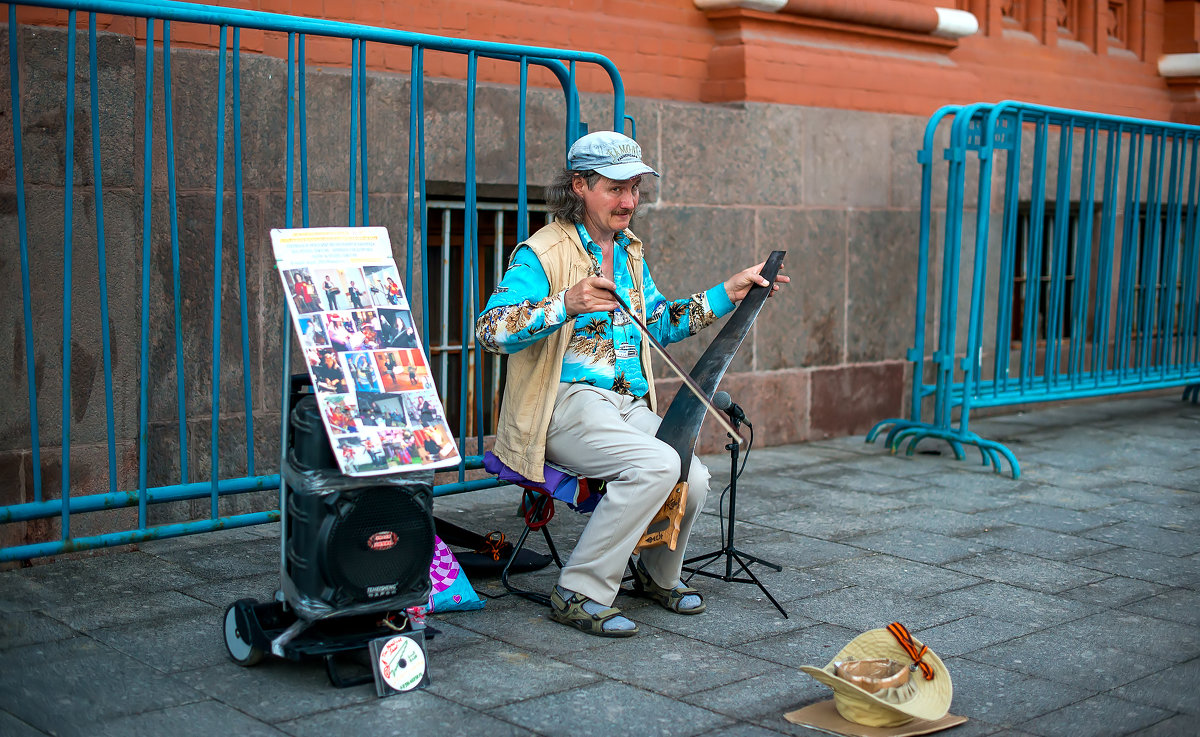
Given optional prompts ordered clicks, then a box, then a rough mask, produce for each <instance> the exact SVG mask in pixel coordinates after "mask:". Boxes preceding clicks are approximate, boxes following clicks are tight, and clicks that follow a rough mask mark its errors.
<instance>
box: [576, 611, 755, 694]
mask: <svg viewBox="0 0 1200 737" xmlns="http://www.w3.org/2000/svg"><path fill="white" fill-rule="evenodd" d="M699 616H704V615H699ZM559 659H560V660H563V661H564V662H568V663H572V664H574V665H578V666H579V667H581V668H587V669H589V670H593V671H595V672H597V673H601V674H603V675H606V676H608V677H609V678H611V679H613V680H619V681H622V682H624V683H628V684H630V685H633V686H637V687H639V688H643V689H646V690H647V691H654V692H656V693H660V694H663V695H664V696H672V697H677V696H681V695H683V694H685V693H691V692H693V691H702V690H706V689H709V688H714V687H716V686H723V685H725V684H727V683H732V682H734V681H739V680H744V679H746V678H753V677H754V676H757V675H761V674H762V673H765V672H766V671H768V670H771V667H772V666H771V664H770V663H767V662H766V661H763V660H760V659H758V658H753V657H750V656H748V655H742V654H740V653H735V652H730V651H728V650H726V649H725V648H720V647H714V646H713V645H709V644H707V643H704V642H700V641H698V640H693V639H691V638H687V637H683V636H680V635H676V634H674V633H671V632H654V633H649V634H647V633H642V634H639V635H638V637H637V646H636V647H630V648H610V649H608V650H606V651H605V652H604V653H603V654H596V653H594V652H591V651H585V652H578V653H569V654H565V655H563V656H561V657H560V658H559Z"/></svg>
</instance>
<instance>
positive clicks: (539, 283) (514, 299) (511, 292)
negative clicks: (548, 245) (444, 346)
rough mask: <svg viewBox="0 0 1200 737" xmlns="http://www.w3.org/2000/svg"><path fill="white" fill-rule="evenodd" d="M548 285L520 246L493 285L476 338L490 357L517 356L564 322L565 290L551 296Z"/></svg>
mask: <svg viewBox="0 0 1200 737" xmlns="http://www.w3.org/2000/svg"><path fill="white" fill-rule="evenodd" d="M549 292H550V281H549V280H548V279H547V278H546V272H545V270H544V269H543V268H542V264H541V262H539V261H538V259H537V256H535V255H534V253H533V251H532V250H531V249H530V248H528V247H526V246H521V247H519V248H518V249H517V252H516V253H515V254H514V255H513V260H512V264H511V265H510V266H509V267H508V270H507V271H506V272H504V277H503V278H502V279H501V280H500V283H499V284H497V285H496V289H495V291H493V292H492V296H491V297H489V298H488V302H487V306H486V307H485V308H484V311H483V314H482V315H480V316H479V320H478V321H476V323H475V336H476V337H477V338H478V339H479V342H480V344H481V345H482V346H483V348H484V350H486V351H489V352H491V353H516V352H518V351H520V350H521V349H523V348H527V347H529V346H531V345H533V344H534V343H536V342H537V341H538V340H541V339H542V338H544V337H546V336H547V335H549V334H551V333H553V332H554V331H555V330H558V329H559V328H560V327H562V326H563V324H564V323H565V322H567V308H566V303H565V301H564V299H565V295H566V290H563V291H561V292H558V293H557V294H550V293H549Z"/></svg>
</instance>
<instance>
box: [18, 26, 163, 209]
mask: <svg viewBox="0 0 1200 737" xmlns="http://www.w3.org/2000/svg"><path fill="white" fill-rule="evenodd" d="M67 44H68V35H67V32H66V30H65V29H61V28H45V27H34V26H29V27H24V28H22V32H21V47H22V51H23V52H24V54H23V58H22V60H21V61H22V63H21V66H20V69H19V73H20V74H21V90H22V102H21V130H22V153H23V156H24V164H25V169H24V172H23V173H24V177H25V183H26V185H27V186H28V185H39V184H45V185H51V186H58V187H61V186H62V185H63V182H64V178H65V176H66V169H67V165H68V163H72V164H73V165H74V172H73V176H72V179H73V181H74V183H75V184H77V185H90V184H91V183H92V181H93V179H94V177H93V171H92V169H93V166H92V122H93V121H92V116H91V91H90V88H89V85H90V81H89V67H88V35H87V31H86V30H81V31H80V32H78V33H77V34H76V39H75V55H76V59H75V71H74V75H75V99H74V118H75V123H74V125H75V131H74V136H73V138H72V144H73V146H74V156H73V157H72V158H73V161H72V162H67V160H66V131H67V74H68V72H67V68H66V66H67ZM96 47H97V55H98V59H97V73H98V74H99V78H98V79H97V87H98V90H99V103H98V108H99V113H100V121H99V122H100V139H101V140H100V147H101V177H102V178H103V182H104V185H105V186H106V187H128V186H130V185H131V184H132V183H133V182H132V178H133V167H132V158H131V153H132V152H131V146H130V143H131V133H132V130H133V118H132V116H131V115H130V112H131V111H132V110H134V108H135V106H136V107H138V108H140V107H141V106H140V105H136V97H135V95H136V92H137V90H139V89H140V87H141V86H140V85H137V83H136V80H135V72H134V45H133V40H132V39H130V38H129V37H127V36H119V35H115V34H108V33H101V34H97V41H96ZM6 76H7V75H6ZM7 81H8V80H7V79H6V80H5V82H6V84H7ZM6 91H7V90H6ZM6 99H8V98H6ZM9 141H10V143H11V139H9Z"/></svg>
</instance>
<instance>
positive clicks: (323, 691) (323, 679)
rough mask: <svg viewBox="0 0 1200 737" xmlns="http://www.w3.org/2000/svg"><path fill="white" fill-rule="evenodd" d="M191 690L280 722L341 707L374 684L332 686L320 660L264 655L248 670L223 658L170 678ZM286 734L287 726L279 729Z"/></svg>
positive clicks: (368, 696) (371, 691)
mask: <svg viewBox="0 0 1200 737" xmlns="http://www.w3.org/2000/svg"><path fill="white" fill-rule="evenodd" d="M175 678H176V679H178V680H179V681H181V682H183V683H186V684H188V685H190V686H192V687H193V688H194V689H195V691H196V692H198V693H199V694H201V695H203V696H204V697H207V698H209V699H212V700H214V701H218V702H220V703H222V704H225V705H227V706H230V707H232V708H234V709H237V710H238V711H240V712H242V713H243V714H246V715H248V716H250V717H251V718H253V719H257V720H258V721H260V722H265V723H267V724H273V725H277V726H279V723H281V722H285V721H288V720H292V719H299V718H300V717H305V716H308V715H310V714H320V713H322V712H328V711H330V710H333V709H343V708H344V707H347V706H350V705H352V704H361V703H362V702H364V701H371V700H374V699H375V698H376V696H375V686H374V685H373V684H368V685H364V686H354V687H351V688H334V687H333V686H332V685H331V684H330V683H329V677H328V676H327V675H326V673H325V666H324V665H323V664H322V663H321V662H320V661H315V660H310V661H303V662H296V661H292V660H284V659H282V658H276V657H272V656H268V657H267V658H266V659H265V660H263V662H262V663H260V664H259V665H256V666H254V667H252V668H243V667H241V666H239V665H237V664H235V663H234V662H233V661H231V660H228V659H226V660H225V661H224V662H222V663H221V664H219V665H213V666H209V667H207V668H198V669H196V670H190V671H184V672H182V673H179V674H177V675H176V676H175ZM282 728H283V729H284V730H285V731H288V732H291V731H292V729H291V728H290V727H288V726H283V727H282Z"/></svg>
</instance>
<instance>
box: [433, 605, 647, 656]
mask: <svg viewBox="0 0 1200 737" xmlns="http://www.w3.org/2000/svg"><path fill="white" fill-rule="evenodd" d="M613 603H614V605H615V606H616V607H617V608H619V609H621V610H622V611H623V612H625V613H626V614H629V613H631V612H632V611H633V609H635V608H636V607H640V606H644V604H645V602H643V601H641V600H632V599H629V598H628V597H621V596H618V597H617V600H616V601H615V602H613ZM630 603H633V604H634V606H630ZM514 604H519V606H513V607H510V608H506V609H498V610H496V611H493V612H491V613H490V615H489V616H487V617H462V618H461V620H460V619H455V620H454V623H455V624H457V625H458V626H460V627H462V628H463V629H466V630H470V631H472V632H476V633H478V634H481V635H484V636H486V637H490V638H493V639H496V640H500V641H501V642H506V643H508V644H510V645H514V646H516V647H517V648H520V649H522V650H529V651H532V652H537V653H544V654H547V655H551V656H555V657H557V656H559V655H563V654H567V653H573V652H577V651H581V650H591V649H599V650H607V649H610V648H613V647H618V646H619V645H621V644H623V643H626V642H627V640H623V639H614V638H609V637H595V636H592V635H589V634H586V633H584V632H580V631H579V630H577V629H573V628H571V627H568V626H566V625H563V624H559V623H558V622H555V621H554V620H552V619H550V615H549V613H548V611H549V610H548V609H546V608H545V607H542V606H540V605H538V604H535V603H533V602H531V601H525V600H523V599H521V600H518V601H515V602H514ZM435 626H436V625H435ZM639 629H640V630H641V631H642V635H646V634H647V633H648V630H652V628H649V627H648V626H643V627H640V628H639ZM595 657H597V658H599V657H603V656H602V655H599V654H597V655H596V656H595Z"/></svg>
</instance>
